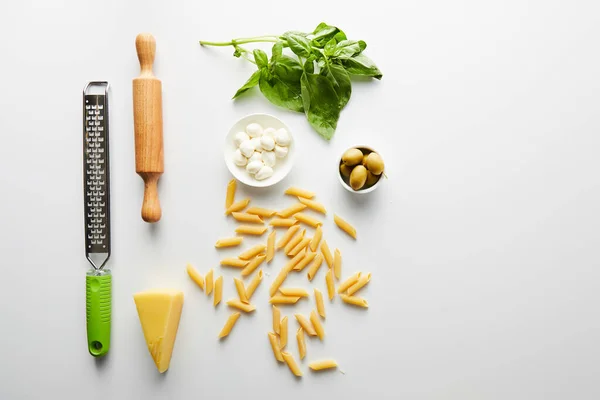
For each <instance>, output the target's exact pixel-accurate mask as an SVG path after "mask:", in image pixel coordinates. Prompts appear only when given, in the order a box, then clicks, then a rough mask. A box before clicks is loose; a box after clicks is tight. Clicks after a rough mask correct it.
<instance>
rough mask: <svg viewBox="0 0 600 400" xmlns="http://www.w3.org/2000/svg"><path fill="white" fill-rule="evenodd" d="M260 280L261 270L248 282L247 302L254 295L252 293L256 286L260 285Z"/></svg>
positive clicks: (261, 276)
mask: <svg viewBox="0 0 600 400" xmlns="http://www.w3.org/2000/svg"><path fill="white" fill-rule="evenodd" d="M262 278H263V272H262V269H261V270H259V271H258V272H257V273H256V274H255V275H254V278H252V280H251V281H250V284H249V285H248V287H247V288H246V296H247V297H248V301H250V298H251V297H252V295H253V294H254V291H255V290H256V288H257V287H258V285H260V283H261V282H262Z"/></svg>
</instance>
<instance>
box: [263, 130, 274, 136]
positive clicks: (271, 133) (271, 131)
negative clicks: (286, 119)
mask: <svg viewBox="0 0 600 400" xmlns="http://www.w3.org/2000/svg"><path fill="white" fill-rule="evenodd" d="M275 132H276V130H275V128H267V129H265V130H264V131H263V136H269V137H272V138H275Z"/></svg>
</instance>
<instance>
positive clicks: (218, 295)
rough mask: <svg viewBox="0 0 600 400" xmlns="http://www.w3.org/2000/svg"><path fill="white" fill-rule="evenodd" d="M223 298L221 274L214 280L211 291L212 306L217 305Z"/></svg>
mask: <svg viewBox="0 0 600 400" xmlns="http://www.w3.org/2000/svg"><path fill="white" fill-rule="evenodd" d="M222 298H223V276H219V277H218V278H217V279H216V280H215V287H214V293H213V306H215V307H216V306H218V305H219V303H220V302H221V299H222Z"/></svg>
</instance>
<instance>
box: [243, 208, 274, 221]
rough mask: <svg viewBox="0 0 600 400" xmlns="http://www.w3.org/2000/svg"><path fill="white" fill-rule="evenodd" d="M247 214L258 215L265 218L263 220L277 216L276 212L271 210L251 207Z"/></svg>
mask: <svg viewBox="0 0 600 400" xmlns="http://www.w3.org/2000/svg"><path fill="white" fill-rule="evenodd" d="M246 212H247V213H248V214H254V215H258V216H259V217H263V218H271V217H272V216H273V215H275V210H269V209H266V208H260V207H250V208H249V209H247V210H246Z"/></svg>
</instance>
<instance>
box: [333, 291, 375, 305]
mask: <svg viewBox="0 0 600 400" xmlns="http://www.w3.org/2000/svg"><path fill="white" fill-rule="evenodd" d="M340 297H341V298H342V301H343V302H344V303H348V304H352V305H353V306H358V307H364V308H369V303H367V300H366V299H363V298H362V297H356V296H348V295H347V294H343V293H342V294H340Z"/></svg>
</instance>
